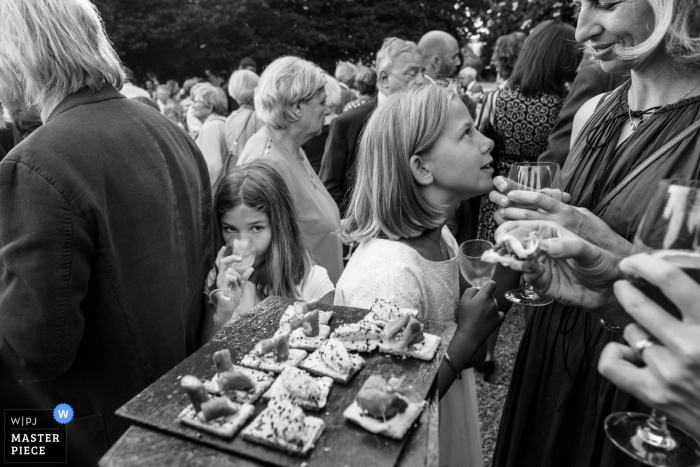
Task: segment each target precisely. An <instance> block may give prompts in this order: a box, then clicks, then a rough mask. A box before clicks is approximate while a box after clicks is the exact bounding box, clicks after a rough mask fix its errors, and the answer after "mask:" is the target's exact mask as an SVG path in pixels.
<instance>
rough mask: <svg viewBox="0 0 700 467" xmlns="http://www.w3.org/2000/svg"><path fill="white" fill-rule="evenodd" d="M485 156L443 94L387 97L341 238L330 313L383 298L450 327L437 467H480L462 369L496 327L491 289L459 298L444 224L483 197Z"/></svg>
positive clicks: (363, 146) (451, 96)
mask: <svg viewBox="0 0 700 467" xmlns="http://www.w3.org/2000/svg"><path fill="white" fill-rule="evenodd" d="M492 147H493V142H492V141H491V140H489V139H488V138H486V137H484V136H483V135H482V134H481V133H479V132H478V131H477V129H476V128H475V125H474V122H473V120H472V118H471V116H470V115H469V112H468V111H467V107H466V106H465V105H464V103H463V102H462V101H461V100H460V99H459V98H458V97H457V95H456V94H455V93H454V92H453V91H451V90H449V89H448V88H446V87H444V86H442V85H440V84H429V83H423V84H419V85H417V86H414V87H411V88H409V89H407V90H405V91H402V92H400V93H396V94H394V95H392V96H391V97H389V98H388V99H387V100H386V102H384V103H383V104H382V105H380V106H378V107H377V109H376V110H375V111H374V113H373V114H372V116H371V118H370V119H369V121H368V123H367V126H366V127H365V130H364V134H363V136H362V140H361V142H360V147H359V152H358V156H357V164H358V169H357V182H356V184H355V189H354V191H353V195H352V200H351V203H350V206H349V210H348V216H347V222H346V224H345V226H344V228H343V229H342V231H341V236H342V238H343V240H344V241H345V242H356V243H359V244H360V245H359V246H358V248H357V250H356V251H355V252H354V254H353V256H352V258H351V259H350V262H349V263H348V265H347V267H346V268H345V271H344V273H343V275H342V276H341V277H340V280H339V281H338V287H337V292H336V296H335V304H336V305H345V306H353V307H360V308H368V307H369V306H371V304H372V302H373V301H374V299H376V298H384V299H387V300H390V301H392V302H393V303H395V304H396V305H398V306H399V307H402V308H413V309H417V310H418V311H419V313H420V315H419V316H420V317H421V318H422V319H434V320H441V321H450V322H454V321H455V320H456V322H457V332H456V333H455V337H454V338H453V339H452V341H451V342H450V345H449V347H448V349H447V355H448V357H446V358H445V360H444V361H443V362H442V363H441V366H440V370H439V373H438V386H439V392H440V396H441V397H442V399H441V401H440V435H441V436H440V465H452V466H456V465H460V466H468V467H479V466H483V456H482V452H481V440H480V435H479V419H478V411H477V405H476V383H475V380H474V374H473V371H472V370H471V369H468V368H469V367H470V366H472V365H473V364H474V363H476V362H478V361H479V358H481V359H483V355H484V354H483V352H481V355H479V352H478V351H479V349H480V348H481V347H482V344H483V342H484V341H485V340H486V338H487V337H488V335H489V334H490V333H491V331H493V329H495V327H496V326H498V324H499V323H500V317H499V314H498V312H497V309H496V305H495V300H494V298H493V295H492V294H493V291H494V290H495V286H496V284H495V283H494V282H489V283H488V284H486V285H485V286H484V287H483V288H482V289H481V290H480V291H479V292H478V293H477V291H476V289H468V290H467V291H465V292H464V293H462V291H461V289H460V280H459V269H458V265H457V250H458V246H457V242H456V241H455V239H454V237H453V236H452V234H451V233H450V231H449V229H447V227H446V226H445V224H446V222H447V219H448V217H449V215H450V214H451V213H452V212H453V211H454V210H455V208H456V207H457V205H458V204H459V203H460V201H462V200H465V199H468V198H471V197H474V196H478V195H481V194H482V193H485V192H487V191H488V190H489V187H490V186H491V175H492V173H493V170H492V168H491V162H492V159H491V155H490V152H491V148H492ZM464 285H465V288H466V284H464ZM455 379H457V380H456V381H455Z"/></svg>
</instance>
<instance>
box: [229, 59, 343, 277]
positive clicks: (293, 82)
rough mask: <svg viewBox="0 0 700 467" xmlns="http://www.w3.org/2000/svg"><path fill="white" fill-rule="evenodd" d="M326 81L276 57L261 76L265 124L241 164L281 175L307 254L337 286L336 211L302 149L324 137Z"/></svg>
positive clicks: (313, 70)
mask: <svg viewBox="0 0 700 467" xmlns="http://www.w3.org/2000/svg"><path fill="white" fill-rule="evenodd" d="M325 85H326V76H325V74H324V73H323V70H321V69H320V68H319V67H318V66H316V65H314V64H313V63H311V62H308V61H306V60H303V59H301V58H297V57H282V58H278V59H277V60H275V61H274V62H272V63H271V64H270V66H268V67H267V68H266V69H265V71H264V72H263V74H262V76H260V83H259V84H258V87H257V88H256V89H255V111H256V112H257V114H258V118H259V119H260V120H262V122H263V123H264V124H265V126H264V127H263V128H261V129H260V130H259V131H258V132H257V133H256V134H255V135H253V137H251V138H250V139H249V140H248V142H247V143H246V146H245V149H243V153H242V154H241V157H240V159H239V160H238V165H239V166H240V165H243V164H247V163H249V162H253V161H264V162H267V163H268V164H269V165H271V166H272V167H273V168H274V169H275V170H277V172H279V174H280V175H281V176H282V178H283V179H284V181H285V182H286V183H287V186H288V187H289V191H290V192H291V193H292V197H293V198H294V206H295V208H296V209H297V212H298V213H299V223H300V224H301V230H302V232H303V234H304V237H305V240H306V243H307V245H308V246H309V250H310V251H311V254H312V256H313V257H314V259H316V261H318V263H319V264H320V265H321V266H323V267H324V268H326V270H327V271H328V276H329V277H330V278H331V280H332V281H333V283H335V282H337V281H338V278H339V277H340V274H341V273H342V272H343V259H342V245H341V242H340V238H339V237H338V235H336V234H335V232H336V231H337V230H339V229H340V213H339V212H338V206H337V205H336V204H335V201H333V198H331V195H330V194H328V191H327V190H326V188H325V187H324V186H323V183H322V182H321V180H320V179H319V178H318V175H316V173H315V172H314V169H313V168H312V167H311V164H310V163H309V160H308V158H307V157H306V154H305V153H304V150H303V149H302V148H301V146H302V145H303V144H304V143H306V142H307V141H309V140H310V139H311V138H312V137H314V136H315V135H319V134H321V131H322V129H323V124H324V121H325V118H326V115H328V114H329V113H330V110H329V109H328V104H327V102H326V90H325Z"/></svg>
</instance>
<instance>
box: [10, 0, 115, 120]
mask: <svg viewBox="0 0 700 467" xmlns="http://www.w3.org/2000/svg"><path fill="white" fill-rule="evenodd" d="M104 82H108V83H110V84H112V85H113V86H114V87H115V88H116V89H121V87H122V85H123V84H124V70H123V69H122V65H121V62H120V60H119V57H117V54H116V53H115V51H114V49H113V48H112V46H111V44H110V42H109V39H108V38H107V34H106V33H105V31H104V27H103V25H102V20H101V19H100V15H99V13H98V11H97V8H96V7H95V6H94V5H93V4H92V3H90V1H88V0H2V1H0V99H2V100H6V101H7V102H16V103H17V104H23V105H24V106H25V107H27V108H29V107H31V106H36V107H37V108H39V109H43V108H44V107H45V106H46V103H47V102H49V101H50V100H53V99H61V98H63V97H64V96H67V95H68V94H72V93H74V92H76V91H77V90H78V89H80V88H82V87H85V86H87V87H88V88H90V89H91V90H92V91H97V90H99V89H100V88H101V87H102V84H103V83H104Z"/></svg>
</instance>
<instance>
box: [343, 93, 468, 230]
mask: <svg viewBox="0 0 700 467" xmlns="http://www.w3.org/2000/svg"><path fill="white" fill-rule="evenodd" d="M455 98H457V95H456V94H455V93H454V92H453V91H451V90H450V89H449V88H448V87H446V85H445V84H444V83H430V82H424V83H418V84H415V85H413V86H411V87H409V88H408V89H407V90H405V91H402V92H399V93H396V94H393V95H392V96H391V97H389V98H388V99H387V100H386V102H384V103H383V104H381V105H380V106H378V107H377V109H376V110H375V111H374V113H373V114H372V117H371V118H370V119H369V121H368V122H367V126H366V127H365V129H364V133H363V134H362V139H361V141H360V147H359V150H358V153H357V162H356V163H357V180H356V183H355V188H354V190H353V194H352V198H351V200H350V205H349V207H348V215H347V219H346V223H345V225H344V226H343V228H342V229H341V231H340V235H341V238H342V239H343V241H344V242H346V243H352V242H360V243H362V242H365V241H367V240H369V239H372V238H375V237H378V236H380V235H384V236H386V237H388V238H390V239H394V240H396V239H399V238H413V237H418V236H420V235H421V234H422V233H423V232H424V231H425V230H428V229H434V228H436V227H439V226H440V225H442V224H443V223H444V222H445V217H446V214H447V213H446V207H445V206H441V205H438V204H435V203H433V202H432V201H430V200H429V199H428V198H427V197H426V195H425V193H424V191H423V190H422V189H421V186H420V185H418V183H416V181H415V179H414V177H413V174H412V172H411V169H410V166H409V160H410V158H411V156H413V155H418V156H421V157H430V151H431V149H432V148H433V146H434V145H435V142H436V141H437V139H438V138H439V137H440V134H441V133H442V131H443V128H444V127H445V124H446V123H447V118H448V110H449V104H450V101H451V100H452V99H455Z"/></svg>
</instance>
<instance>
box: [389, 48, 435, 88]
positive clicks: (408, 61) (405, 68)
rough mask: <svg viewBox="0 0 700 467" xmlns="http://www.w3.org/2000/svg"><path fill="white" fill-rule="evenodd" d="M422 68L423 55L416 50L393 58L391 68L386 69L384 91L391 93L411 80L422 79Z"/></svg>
mask: <svg viewBox="0 0 700 467" xmlns="http://www.w3.org/2000/svg"><path fill="white" fill-rule="evenodd" d="M424 70H425V68H424V66H423V57H422V56H421V55H420V54H419V53H418V51H416V52H413V53H411V52H405V53H402V54H401V55H399V56H398V58H396V60H394V64H393V66H392V67H391V69H390V70H387V76H386V78H385V82H386V89H385V91H387V92H388V94H389V95H391V94H394V93H395V92H398V91H401V90H402V89H404V88H405V87H406V86H408V85H409V84H411V83H413V82H421V81H423V71H424Z"/></svg>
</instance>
